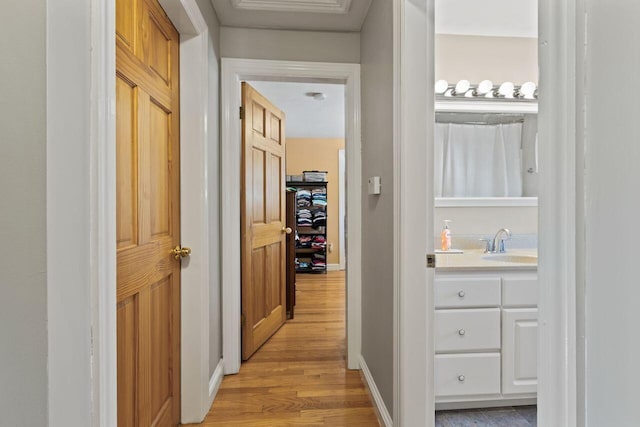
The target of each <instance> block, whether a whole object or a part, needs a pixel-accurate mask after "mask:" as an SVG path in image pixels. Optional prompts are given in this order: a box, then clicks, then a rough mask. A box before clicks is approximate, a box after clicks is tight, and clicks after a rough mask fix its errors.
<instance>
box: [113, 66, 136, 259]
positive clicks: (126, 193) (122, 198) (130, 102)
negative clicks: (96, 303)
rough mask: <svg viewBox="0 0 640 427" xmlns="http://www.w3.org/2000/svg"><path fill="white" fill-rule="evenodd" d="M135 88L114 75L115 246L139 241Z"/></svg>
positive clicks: (134, 244)
mask: <svg viewBox="0 0 640 427" xmlns="http://www.w3.org/2000/svg"><path fill="white" fill-rule="evenodd" d="M136 109H137V101H136V88H135V87H134V86H132V84H131V83H129V82H127V81H126V80H125V79H123V78H122V77H121V76H117V77H116V141H117V143H116V165H117V168H118V170H117V172H116V206H117V207H118V213H117V215H116V217H117V220H116V237H117V248H118V249H123V248H127V247H132V246H136V245H137V243H138V153H137V152H138V147H137V138H136V134H137V129H136V126H137V122H136V120H135V115H134V112H135V111H136Z"/></svg>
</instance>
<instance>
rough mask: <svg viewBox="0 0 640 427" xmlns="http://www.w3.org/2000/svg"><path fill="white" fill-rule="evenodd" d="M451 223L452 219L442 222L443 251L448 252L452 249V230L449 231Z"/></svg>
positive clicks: (441, 240)
mask: <svg viewBox="0 0 640 427" xmlns="http://www.w3.org/2000/svg"><path fill="white" fill-rule="evenodd" d="M450 223H451V220H450V219H445V220H444V221H442V225H443V228H442V233H440V242H441V247H440V249H442V250H443V251H448V250H449V249H451V230H450V229H449V224H450Z"/></svg>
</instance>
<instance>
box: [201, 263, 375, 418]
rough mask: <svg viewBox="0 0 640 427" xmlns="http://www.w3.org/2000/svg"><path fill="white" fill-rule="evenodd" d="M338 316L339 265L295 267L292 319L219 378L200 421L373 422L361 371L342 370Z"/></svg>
mask: <svg viewBox="0 0 640 427" xmlns="http://www.w3.org/2000/svg"><path fill="white" fill-rule="evenodd" d="M344 318H345V284H344V272H329V273H328V274H326V275H324V274H317V275H316V274H299V275H298V276H297V300H296V308H295V319H294V320H290V321H287V323H286V324H285V325H284V326H283V327H282V328H281V329H280V330H279V331H278V332H277V333H276V334H275V335H274V336H273V337H271V339H270V340H269V341H267V343H266V344H265V345H264V346H263V347H262V348H261V349H260V350H258V352H257V353H256V354H255V355H254V356H253V357H252V358H251V360H249V361H248V362H246V363H243V365H242V367H241V369H240V373H239V374H238V375H230V376H227V377H225V378H224V380H223V382H222V386H221V387H220V391H219V392H218V395H217V396H216V399H215V402H214V403H213V406H212V408H211V410H210V411H209V414H208V415H207V418H206V420H205V421H204V423H203V424H200V426H205V427H213V426H225V427H232V426H243V427H256V426H258V427H280V426H306V427H316V426H333V427H340V426H351V427H369V426H371V427H378V426H379V424H378V419H377V417H376V414H375V412H374V409H373V406H372V403H371V400H370V398H369V394H368V393H367V390H366V389H365V387H364V384H363V382H362V379H361V377H360V372H359V371H350V370H347V369H346V360H345V359H346V338H345V323H344ZM192 426H195V424H194V425H192Z"/></svg>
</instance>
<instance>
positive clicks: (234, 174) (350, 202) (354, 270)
mask: <svg viewBox="0 0 640 427" xmlns="http://www.w3.org/2000/svg"><path fill="white" fill-rule="evenodd" d="M287 79H291V80H296V81H300V80H302V81H313V82H318V81H331V82H333V83H338V82H339V83H344V85H345V99H346V105H345V107H346V108H345V111H346V115H347V117H346V120H345V123H346V138H345V147H346V157H347V158H346V161H347V169H348V171H349V173H348V176H347V182H346V189H347V190H346V193H347V194H346V205H347V206H346V208H347V212H348V217H347V227H346V228H347V230H348V233H349V235H348V236H347V239H348V248H347V259H348V260H349V268H348V269H347V276H346V277H347V319H346V324H347V359H348V360H347V364H348V367H349V368H350V369H358V367H359V364H358V358H359V356H360V343H361V341H360V340H361V338H360V337H361V310H360V304H361V301H360V288H361V227H360V223H361V221H360V218H361V210H362V206H361V186H360V185H361V158H360V143H361V142H360V65H359V64H338V63H322V62H296V61H268V60H253V59H232V58H223V59H222V82H221V88H222V102H221V104H222V149H221V165H222V171H221V172H222V177H221V180H222V183H221V188H222V194H221V198H222V200H224V201H225V203H223V205H222V212H221V215H222V224H223V227H222V251H221V252H222V257H223V259H222V264H221V265H222V323H223V333H222V339H223V343H222V351H223V360H224V372H225V374H233V373H237V372H239V370H240V362H241V355H240V343H241V341H240V337H241V331H240V308H241V307H240V272H241V263H240V181H239V180H238V177H239V176H240V161H241V150H240V148H241V144H240V141H241V133H240V120H239V110H240V105H241V96H240V83H241V81H242V80H279V81H283V80H285V81H286V80H287Z"/></svg>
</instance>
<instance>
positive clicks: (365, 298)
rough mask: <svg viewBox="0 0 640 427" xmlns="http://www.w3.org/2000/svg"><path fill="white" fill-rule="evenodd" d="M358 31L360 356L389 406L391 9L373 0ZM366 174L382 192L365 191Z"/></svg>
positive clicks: (390, 408)
mask: <svg viewBox="0 0 640 427" xmlns="http://www.w3.org/2000/svg"><path fill="white" fill-rule="evenodd" d="M361 37H362V53H361V57H362V63H361V66H362V182H363V186H364V187H363V200H362V202H363V203H362V230H363V233H362V356H363V357H364V359H365V361H366V363H367V365H368V367H369V369H370V371H371V374H372V375H373V379H374V381H375V383H376V385H377V387H378V389H379V390H380V394H381V395H382V398H383V400H384V403H385V405H386V407H387V409H388V410H389V412H390V413H392V411H393V277H394V276H393V268H391V265H392V263H393V243H394V242H393V229H394V227H393V213H394V206H393V200H394V196H393V188H394V187H393V102H392V100H393V9H392V2H391V1H387V0H375V1H374V2H373V3H372V4H371V8H370V9H369V14H368V15H367V18H366V20H365V23H364V26H363V27H362V32H361ZM370 176H380V177H381V179H382V189H383V190H382V194H380V195H379V196H371V195H367V191H366V185H367V182H368V178H369V177H370Z"/></svg>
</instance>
